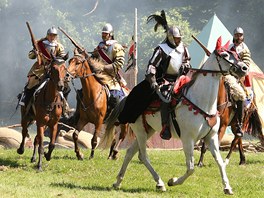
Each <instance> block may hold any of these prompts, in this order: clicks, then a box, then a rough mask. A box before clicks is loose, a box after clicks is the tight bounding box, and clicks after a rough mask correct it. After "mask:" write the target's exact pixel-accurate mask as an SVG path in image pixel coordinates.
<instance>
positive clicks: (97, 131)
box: [89, 127, 101, 159]
mask: <svg viewBox="0 0 264 198" xmlns="http://www.w3.org/2000/svg"><path fill="white" fill-rule="evenodd" d="M100 128H101V127H100ZM99 132H100V130H98V127H95V131H94V134H93V137H92V139H91V146H92V150H91V154H90V157H89V159H93V158H94V150H95V148H96V146H97V134H98V133H99Z"/></svg>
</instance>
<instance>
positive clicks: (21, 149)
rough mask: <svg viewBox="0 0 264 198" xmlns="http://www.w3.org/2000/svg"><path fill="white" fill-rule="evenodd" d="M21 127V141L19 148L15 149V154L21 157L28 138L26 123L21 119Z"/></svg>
mask: <svg viewBox="0 0 264 198" xmlns="http://www.w3.org/2000/svg"><path fill="white" fill-rule="evenodd" d="M21 126H22V141H21V143H20V146H19V148H18V149H17V153H18V154H20V155H22V154H23V153H24V151H25V149H24V147H25V139H26V137H27V136H28V129H27V127H28V121H26V120H24V119H23V118H22V122H21Z"/></svg>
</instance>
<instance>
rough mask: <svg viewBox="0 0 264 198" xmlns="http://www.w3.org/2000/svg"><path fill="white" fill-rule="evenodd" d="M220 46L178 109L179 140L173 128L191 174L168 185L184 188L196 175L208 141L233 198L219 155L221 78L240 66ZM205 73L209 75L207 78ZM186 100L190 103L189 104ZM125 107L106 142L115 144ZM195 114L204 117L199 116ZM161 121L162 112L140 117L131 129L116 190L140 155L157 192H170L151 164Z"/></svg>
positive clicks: (111, 123)
mask: <svg viewBox="0 0 264 198" xmlns="http://www.w3.org/2000/svg"><path fill="white" fill-rule="evenodd" d="M217 43H218V44H217V46H216V50H215V53H212V54H211V55H210V57H209V58H208V59H207V61H206V62H205V63H204V65H203V69H201V70H197V72H196V73H197V74H196V75H197V76H196V78H195V81H194V82H193V84H192V85H191V86H190V87H189V89H188V90H187V91H186V92H185V93H184V97H183V98H184V99H183V100H182V101H181V102H180V103H179V104H178V105H177V106H176V108H175V114H176V120H177V122H178V125H179V128H180V131H181V135H180V137H178V135H177V132H176V131H175V128H174V126H173V124H171V133H172V136H173V137H174V138H180V139H181V141H182V145H183V150H184V154H185V157H186V166H187V171H186V173H185V174H184V175H182V176H181V177H179V178H171V179H170V180H169V181H168V185H169V186H174V185H178V184H182V183H183V182H184V181H185V180H186V179H187V178H188V177H189V176H190V175H191V174H193V172H194V157H193V150H194V145H195V143H196V142H197V141H198V140H200V139H201V138H204V140H205V142H206V144H207V145H208V146H209V149H210V151H211V153H212V155H213V157H214V159H215V160H216V162H217V164H218V166H219V170H220V173H221V177H222V183H223V185H224V192H225V193H226V194H233V192H232V188H231V186H230V185H229V180H228V178H227V174H226V170H225V169H226V165H225V163H224V162H223V160H222V157H221V155H220V152H219V145H218V136H217V131H218V128H219V124H220V119H219V117H218V112H217V94H218V87H219V80H220V78H221V76H222V75H223V74H227V73H230V71H235V70H236V69H237V65H236V64H235V63H237V60H236V59H235V57H234V55H233V54H232V53H230V52H228V51H227V50H224V49H223V47H221V41H218V42H217ZM234 62H235V63H234ZM204 73H208V74H207V75H204ZM186 99H187V100H188V102H186ZM124 103H125V100H123V101H122V102H121V103H120V104H119V105H118V106H117V107H116V109H115V110H114V111H113V113H112V115H111V117H110V119H109V120H108V123H107V128H106V131H105V134H104V137H103V139H104V140H105V141H111V140H110V138H111V137H112V134H113V129H114V122H115V121H116V119H117V117H118V113H119V112H120V111H121V110H122V108H123V106H124ZM186 103H187V104H186ZM191 103H192V104H191ZM190 107H192V108H193V109H195V110H190V109H192V108H190ZM135 108H136V107H135ZM197 109H198V110H197ZM195 111H198V112H200V113H198V114H197V112H196V113H195ZM160 120H161V117H160V112H159V111H158V112H156V113H155V114H153V115H144V116H140V117H139V118H138V119H137V120H136V122H135V123H132V124H131V125H130V126H131V128H132V130H133V132H134V133H135V135H136V140H135V141H134V142H133V143H132V145H131V146H130V147H129V148H128V150H127V152H126V156H125V159H124V162H123V165H122V167H121V169H120V172H119V174H118V175H117V180H116V182H115V183H114V184H113V187H115V188H119V187H120V186H121V182H122V180H123V178H124V174H125V171H126V169H127V166H128V164H129V162H130V161H131V159H132V158H133V156H134V155H135V153H136V152H137V151H139V159H140V160H141V161H142V162H143V164H144V165H145V166H146V168H147V169H148V170H149V171H150V173H151V174H152V176H153V178H154V180H155V181H156V183H157V184H156V188H157V189H158V190H161V191H166V188H165V184H164V182H163V181H162V179H161V177H160V176H159V175H158V173H157V172H156V171H155V170H154V168H153V167H152V165H151V164H150V161H149V159H148V156H147V152H146V142H147V140H148V139H149V138H150V137H151V136H152V135H153V134H154V133H155V132H156V131H161V122H160ZM212 120H213V121H212ZM143 123H146V124H143ZM146 130H147V132H146Z"/></svg>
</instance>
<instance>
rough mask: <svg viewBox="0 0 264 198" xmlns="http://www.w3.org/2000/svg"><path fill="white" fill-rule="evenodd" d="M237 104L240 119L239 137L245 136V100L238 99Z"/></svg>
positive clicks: (237, 133) (238, 124)
mask: <svg viewBox="0 0 264 198" xmlns="http://www.w3.org/2000/svg"><path fill="white" fill-rule="evenodd" d="M236 105H237V121H238V122H237V131H236V135H237V136H238V137H243V131H242V123H243V114H244V102H243V101H241V100H238V101H237V102H236Z"/></svg>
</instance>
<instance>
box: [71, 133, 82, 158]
mask: <svg viewBox="0 0 264 198" xmlns="http://www.w3.org/2000/svg"><path fill="white" fill-rule="evenodd" d="M79 133H80V132H79V131H78V130H77V129H75V131H74V132H73V134H72V138H73V141H74V151H75V153H76V157H77V159H78V160H83V154H82V153H81V151H80V149H79V146H78V136H79Z"/></svg>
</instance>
